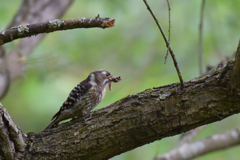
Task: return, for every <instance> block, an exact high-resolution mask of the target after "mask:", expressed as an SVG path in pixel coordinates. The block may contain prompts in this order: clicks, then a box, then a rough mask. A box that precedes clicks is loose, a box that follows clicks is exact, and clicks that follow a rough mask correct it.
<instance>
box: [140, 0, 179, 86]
mask: <svg viewBox="0 0 240 160" xmlns="http://www.w3.org/2000/svg"><path fill="white" fill-rule="evenodd" d="M143 1H144V3H145V5H146V6H147V9H148V10H149V12H150V13H151V15H152V17H153V19H154V20H155V22H156V23H157V26H158V28H159V30H160V32H161V33H162V36H163V39H164V41H165V43H166V46H167V48H168V49H169V52H170V54H171V56H172V59H173V63H174V66H175V68H176V70H177V74H178V78H179V80H180V84H181V89H183V87H184V84H183V79H182V75H181V72H180V69H179V67H178V64H177V60H176V58H175V55H174V53H173V50H172V48H171V46H170V44H169V43H168V40H167V37H166V35H165V33H164V31H163V29H162V27H161V26H160V23H159V22H158V20H157V18H156V16H155V14H154V13H153V11H152V9H151V8H150V6H149V5H148V3H147V0H143Z"/></svg>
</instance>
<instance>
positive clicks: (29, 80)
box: [0, 0, 240, 160]
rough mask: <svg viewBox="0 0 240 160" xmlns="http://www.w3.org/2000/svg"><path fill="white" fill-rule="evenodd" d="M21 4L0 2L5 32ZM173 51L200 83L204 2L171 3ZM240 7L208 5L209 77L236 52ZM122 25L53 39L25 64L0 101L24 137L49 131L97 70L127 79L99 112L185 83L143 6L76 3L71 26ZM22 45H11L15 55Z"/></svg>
mask: <svg viewBox="0 0 240 160" xmlns="http://www.w3.org/2000/svg"><path fill="white" fill-rule="evenodd" d="M20 3H21V1H17V0H8V1H6V0H0V31H2V30H4V28H5V27H6V26H7V25H8V24H9V23H10V21H11V19H12V17H13V16H14V14H15V13H16V11H17V9H18V7H19V5H20ZM170 3H171V46H172V48H173V50H174V52H175V55H176V58H177V61H178V64H179V66H180V69H181V72H182V76H183V79H184V80H189V79H192V78H194V77H198V76H199V66H198V55H197V53H198V39H199V37H198V36H199V32H198V27H199V21H200V9H201V1H200V0H195V1H193V0H180V1H179V0H170ZM149 4H150V5H151V6H152V9H153V10H154V12H155V14H156V16H157V17H158V19H159V21H160V23H161V25H162V26H163V28H164V29H165V32H166V34H168V33H167V30H168V8H167V3H166V1H165V0H151V1H150V0H149ZM239 4H240V1H238V0H234V1H226V0H218V1H206V8H205V13H204V34H203V38H204V42H203V61H204V66H205V67H204V69H205V70H206V66H207V65H217V64H218V63H219V62H220V61H221V60H222V59H223V58H224V57H226V56H231V55H232V54H233V53H234V51H235V50H236V48H237V44H238V40H239V33H240V21H239V18H240V10H239ZM97 14H100V16H101V17H111V18H115V19H116V23H115V25H116V26H115V27H113V28H110V29H99V28H93V29H75V30H67V31H61V32H55V33H50V34H48V35H47V36H46V37H45V39H44V40H43V41H42V42H41V43H40V45H39V46H38V47H37V48H36V49H35V50H34V52H33V54H32V55H31V57H30V58H29V59H27V60H26V67H25V77H24V78H22V79H20V78H19V79H17V80H16V81H14V82H13V83H12V85H11V87H10V90H9V92H8V94H7V95H6V97H4V99H3V100H1V103H2V104H3V105H4V107H6V108H7V110H8V112H9V113H10V115H11V116H12V118H13V119H14V121H15V122H16V123H17V124H18V125H19V126H20V127H21V129H22V130H23V131H25V132H28V131H33V132H40V131H42V130H43V129H44V128H45V127H46V126H47V125H48V124H49V123H50V120H51V118H52V116H53V115H54V114H55V113H56V112H57V111H58V110H59V107H60V106H61V104H62V103H63V102H64V101H65V99H66V98H67V96H68V94H69V92H70V91H71V89H72V88H73V87H74V86H75V85H76V84H78V83H79V82H80V81H82V80H83V79H85V78H86V77H87V76H88V74H89V73H90V72H91V71H93V70H96V69H106V70H109V71H110V72H111V73H112V74H113V75H117V76H118V75H120V76H121V77H122V81H121V82H120V83H117V84H113V90H112V91H111V92H110V91H107V93H106V96H105V98H104V100H103V101H102V102H101V103H100V104H99V105H98V107H97V108H102V107H104V106H106V105H108V104H110V103H113V102H115V101H116V100H119V99H121V98H123V97H125V96H127V95H130V94H134V93H137V92H141V91H143V90H145V89H147V88H152V87H157V86H162V85H166V84H171V83H175V82H178V81H179V80H178V77H177V74H176V71H175V68H174V66H173V63H172V60H171V57H170V56H169V57H168V60H167V63H166V64H164V57H165V54H166V47H165V46H166V45H165V43H164V41H163V38H162V36H161V34H160V32H159V30H158V28H157V26H156V24H155V22H154V21H153V19H152V17H151V16H150V14H149V12H148V10H147V9H146V6H145V5H144V3H143V1H139V0H131V1H122V0H118V1H117V0H111V1H107V0H102V1H99V0H91V1H89V0H81V1H75V2H74V3H73V4H72V6H71V7H70V9H69V10H68V11H67V13H66V14H65V15H64V17H63V18H64V19H68V18H80V17H87V18H93V17H95V16H97ZM16 43H18V41H14V42H11V43H9V44H7V45H6V46H7V49H8V51H11V50H12V49H13V46H14V44H16ZM239 121H240V116H239V115H234V116H231V117H229V118H226V119H225V120H222V121H221V122H216V123H213V124H209V125H207V126H206V127H205V129H204V130H203V131H202V132H201V133H200V134H199V136H198V137H197V140H199V139H202V138H204V137H207V136H210V135H212V134H215V133H220V132H224V131H226V130H230V129H233V128H235V127H239V123H238V122H239ZM178 139H179V135H178V136H174V137H169V138H164V139H162V140H160V141H155V142H153V143H150V144H147V145H144V146H142V147H139V148H137V149H134V150H132V151H129V152H127V153H124V154H121V155H119V156H115V157H113V158H112V159H111V160H122V159H126V160H139V159H141V160H144V159H150V158H153V157H154V156H156V155H158V154H162V153H165V152H167V151H168V150H170V149H172V148H173V147H174V146H175V145H176V143H177V142H178ZM238 157H240V147H239V146H238V147H233V148H231V149H228V150H224V151H217V152H214V153H210V154H207V155H204V156H202V157H199V158H197V160H212V159H214V160H224V159H238Z"/></svg>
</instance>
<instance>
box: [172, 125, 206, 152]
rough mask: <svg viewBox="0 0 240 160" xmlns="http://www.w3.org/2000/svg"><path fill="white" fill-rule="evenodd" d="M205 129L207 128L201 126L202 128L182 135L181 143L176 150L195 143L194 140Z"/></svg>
mask: <svg viewBox="0 0 240 160" xmlns="http://www.w3.org/2000/svg"><path fill="white" fill-rule="evenodd" d="M204 127H205V126H200V127H197V128H195V129H192V130H190V131H188V132H186V133H183V134H182V135H181V138H180V141H179V142H178V144H177V146H176V147H175V148H179V147H181V146H182V145H184V144H186V143H191V142H192V141H193V139H194V138H195V137H196V136H197V135H198V133H199V132H201V131H202V129H203V128H204Z"/></svg>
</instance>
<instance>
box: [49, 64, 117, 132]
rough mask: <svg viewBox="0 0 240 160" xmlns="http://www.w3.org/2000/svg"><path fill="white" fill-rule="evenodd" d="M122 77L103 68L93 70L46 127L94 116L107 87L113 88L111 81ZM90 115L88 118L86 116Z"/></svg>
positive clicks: (73, 90)
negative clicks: (67, 120)
mask: <svg viewBox="0 0 240 160" xmlns="http://www.w3.org/2000/svg"><path fill="white" fill-rule="evenodd" d="M120 80H121V77H120V76H119V77H115V76H111V74H110V73H109V72H108V71H106V70H103V69H99V70H96V71H93V72H91V73H90V74H89V76H88V77H87V78H86V79H85V80H83V81H82V82H80V83H79V84H78V85H77V86H75V87H74V88H73V89H72V91H71V92H70V94H69V96H68V98H67V100H66V101H65V102H64V103H63V104H62V106H61V108H60V110H59V111H58V112H57V113H56V114H55V115H54V116H53V118H52V120H53V121H52V123H51V124H49V125H48V126H47V128H46V129H49V128H54V127H56V126H57V125H58V123H59V122H60V121H62V120H66V119H69V118H72V119H74V118H82V119H85V122H86V121H87V120H88V119H90V118H91V117H92V112H91V111H92V110H93V109H94V108H95V107H96V106H97V105H98V104H99V103H100V102H101V101H102V99H103V97H104V95H105V93H106V87H107V86H108V85H109V90H111V89H112V87H111V82H115V83H116V82H119V81H120ZM89 114H90V117H88V118H86V116H89Z"/></svg>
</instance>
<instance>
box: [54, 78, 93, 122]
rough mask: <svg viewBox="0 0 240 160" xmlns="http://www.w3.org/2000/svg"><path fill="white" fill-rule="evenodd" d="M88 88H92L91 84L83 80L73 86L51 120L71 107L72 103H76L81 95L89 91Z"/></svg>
mask: <svg viewBox="0 0 240 160" xmlns="http://www.w3.org/2000/svg"><path fill="white" fill-rule="evenodd" d="M90 88H92V85H91V84H89V83H85V81H83V82H81V83H79V84H78V85H77V86H75V87H74V88H73V89H72V91H71V92H70V93H69V96H68V98H67V100H66V101H65V102H64V103H63V104H62V106H61V108H60V110H59V111H58V112H57V113H56V114H55V115H54V116H53V118H52V120H53V119H54V118H57V117H58V116H59V115H60V113H61V111H63V110H65V109H69V108H71V107H73V106H74V104H75V103H77V102H78V101H79V100H80V99H81V97H82V96H84V95H85V94H86V93H87V92H88V91H89V89H90Z"/></svg>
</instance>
